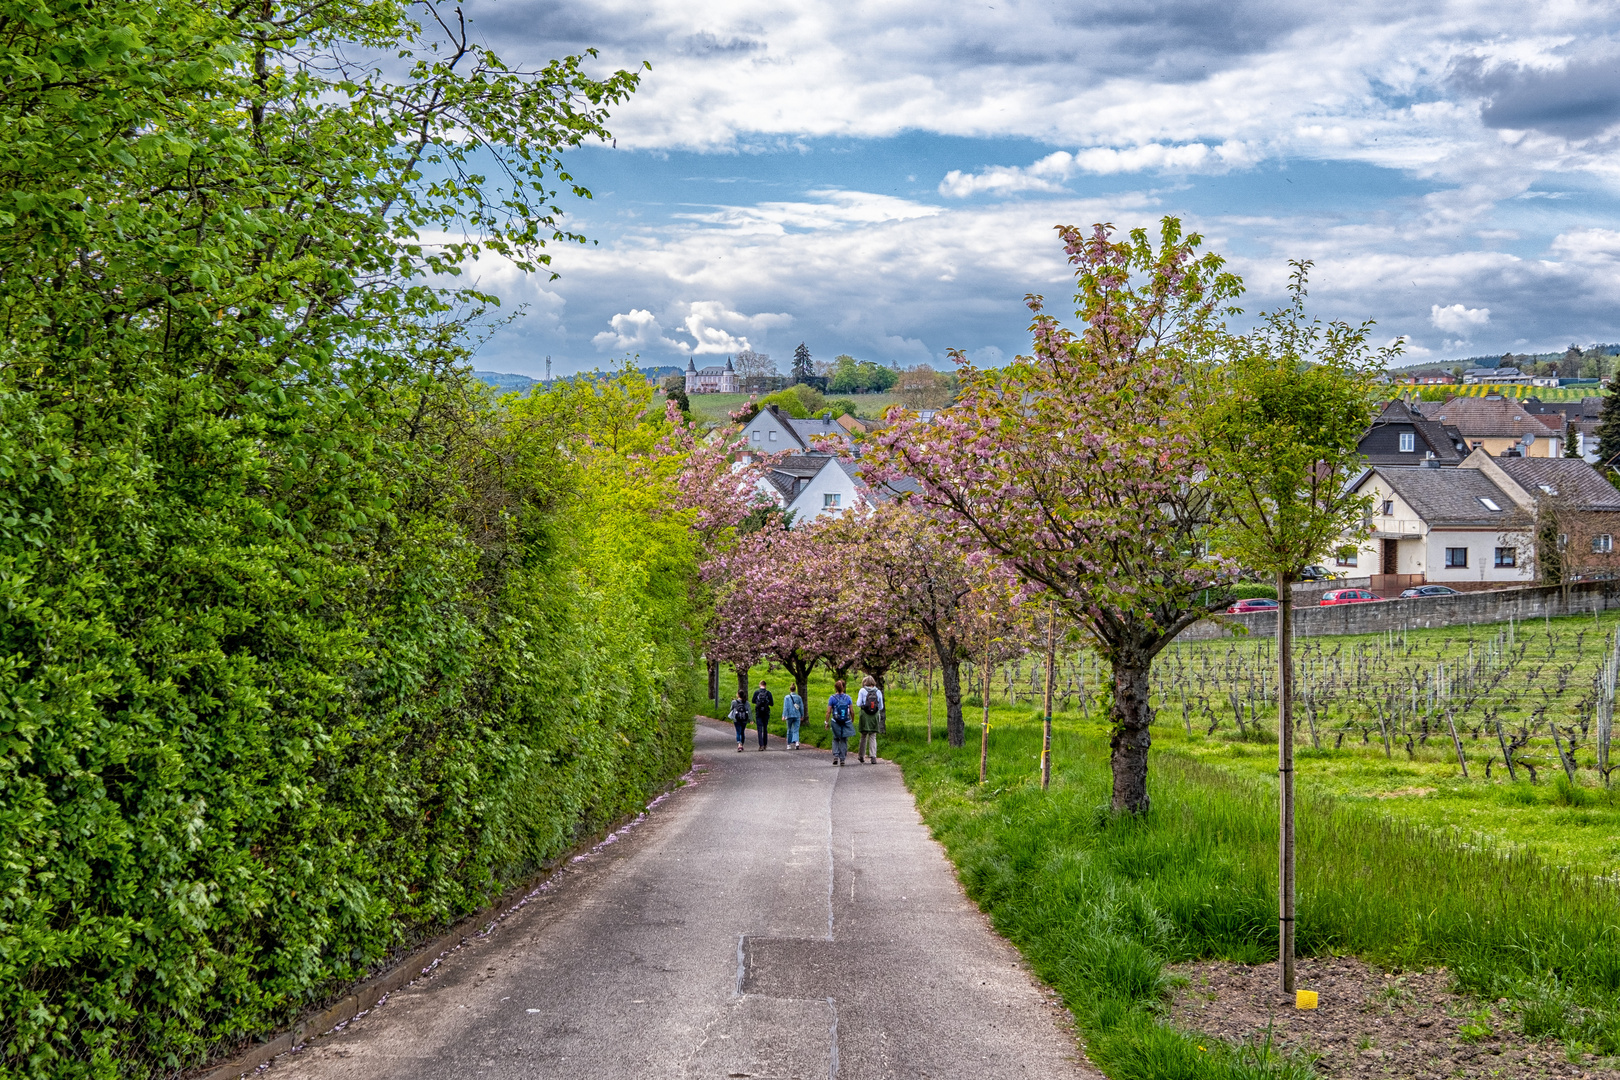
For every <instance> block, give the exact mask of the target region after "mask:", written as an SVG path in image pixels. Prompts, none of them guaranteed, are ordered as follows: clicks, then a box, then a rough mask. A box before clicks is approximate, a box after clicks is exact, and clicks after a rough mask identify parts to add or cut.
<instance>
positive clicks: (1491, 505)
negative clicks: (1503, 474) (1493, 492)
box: [1478, 495, 1502, 514]
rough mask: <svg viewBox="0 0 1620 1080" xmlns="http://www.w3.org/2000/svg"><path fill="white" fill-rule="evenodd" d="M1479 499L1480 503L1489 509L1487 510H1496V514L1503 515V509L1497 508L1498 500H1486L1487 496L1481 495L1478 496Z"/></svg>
mask: <svg viewBox="0 0 1620 1080" xmlns="http://www.w3.org/2000/svg"><path fill="white" fill-rule="evenodd" d="M1478 499H1479V501H1480V502H1481V503H1483V504H1484V506H1485V509H1487V510H1494V511H1496V512H1497V513H1499V514H1500V513H1501V512H1502V508H1501V507H1500V506H1497V505H1496V500H1495V499H1487V498H1486V497H1485V496H1483V495H1480V496H1478Z"/></svg>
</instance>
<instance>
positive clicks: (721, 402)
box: [689, 394, 900, 424]
mask: <svg viewBox="0 0 1620 1080" xmlns="http://www.w3.org/2000/svg"><path fill="white" fill-rule="evenodd" d="M757 396H762V395H755V394H693V395H692V396H691V398H690V399H689V400H690V401H691V402H692V416H693V417H694V418H695V419H697V420H699V421H702V422H704V423H712V424H719V423H723V422H725V421H727V420H729V419H730V418H731V417H730V414H731V413H732V412H733V411H734V410H736V409H740V408H742V407H743V405H745V404H747V402H748V399H749V398H751V397H757ZM827 397H828V398H829V399H832V398H845V399H847V400H849V401H853V402H854V403H855V414H856V415H857V416H865V417H871V418H874V419H875V418H877V417H880V416H882V415H883V410H884V409H887V408H888V407H889V406H890V405H893V404H894V403H895V402H897V401H899V400H900V399H899V398H897V397H895V396H894V395H893V394H828V395H827Z"/></svg>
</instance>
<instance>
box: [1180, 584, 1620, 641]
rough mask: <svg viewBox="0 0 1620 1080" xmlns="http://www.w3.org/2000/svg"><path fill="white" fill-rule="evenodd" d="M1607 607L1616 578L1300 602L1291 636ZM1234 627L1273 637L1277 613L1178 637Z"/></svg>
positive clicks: (1222, 633)
mask: <svg viewBox="0 0 1620 1080" xmlns="http://www.w3.org/2000/svg"><path fill="white" fill-rule="evenodd" d="M1341 587H1343V586H1341ZM1296 595H1297V594H1296ZM1296 602H1297V601H1296ZM1611 608H1620V581H1589V582H1582V583H1581V584H1578V585H1571V586H1569V587H1568V588H1567V589H1565V588H1564V587H1562V586H1559V585H1537V586H1532V587H1530V588H1525V589H1493V590H1491V591H1489V592H1471V593H1460V594H1459V595H1457V596H1431V597H1424V598H1420V599H1414V600H1384V601H1379V602H1376V603H1366V604H1335V605H1334V606H1332V607H1320V606H1316V607H1307V606H1300V607H1296V608H1295V609H1294V636H1295V637H1317V636H1319V635H1324V634H1379V633H1383V632H1384V631H1386V630H1421V629H1427V628H1430V627H1438V626H1468V625H1471V624H1474V623H1494V622H1506V621H1507V620H1508V619H1510V618H1512V619H1539V618H1542V617H1544V616H1549V615H1551V616H1558V615H1589V614H1591V613H1592V612H1593V611H1608V610H1609V609H1611ZM1233 625H1242V626H1246V627H1248V630H1249V634H1250V635H1251V636H1253V635H1261V636H1274V635H1275V634H1276V633H1277V615H1276V613H1275V612H1271V611H1261V612H1256V613H1254V614H1252V615H1222V616H1220V621H1216V620H1214V619H1206V620H1205V621H1203V622H1201V623H1198V624H1197V625H1195V626H1191V627H1188V628H1187V629H1186V630H1183V631H1182V632H1181V635H1180V639H1179V640H1183V641H1197V640H1208V639H1210V638H1219V637H1228V636H1230V635H1231V634H1232V630H1231V627H1232V626H1233Z"/></svg>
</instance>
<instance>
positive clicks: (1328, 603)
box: [1317, 589, 1383, 607]
mask: <svg viewBox="0 0 1620 1080" xmlns="http://www.w3.org/2000/svg"><path fill="white" fill-rule="evenodd" d="M1382 599H1383V597H1382V596H1379V595H1378V594H1377V593H1375V592H1369V591H1368V590H1366V589H1329V590H1328V591H1327V592H1325V593H1323V594H1322V599H1321V601H1320V602H1319V603H1318V605H1317V606H1318V607H1332V606H1333V605H1334V604H1366V603H1370V602H1371V601H1374V600H1382Z"/></svg>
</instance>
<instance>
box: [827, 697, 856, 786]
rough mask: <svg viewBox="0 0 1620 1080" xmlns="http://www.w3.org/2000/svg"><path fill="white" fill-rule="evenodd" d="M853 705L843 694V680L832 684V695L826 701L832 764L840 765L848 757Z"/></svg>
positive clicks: (853, 726) (852, 731)
mask: <svg viewBox="0 0 1620 1080" xmlns="http://www.w3.org/2000/svg"><path fill="white" fill-rule="evenodd" d="M854 708H855V703H854V702H852V701H850V700H849V695H848V694H846V693H844V680H843V679H839V680H838V681H837V682H835V683H833V695H832V697H830V698H828V699H827V730H828V731H831V732H832V742H833V764H834V765H842V764H843V763H844V760H845V759H846V758H848V757H849V737H850V736H851V735H853V734H855V718H854V716H853V715H852V714H853V712H854Z"/></svg>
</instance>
